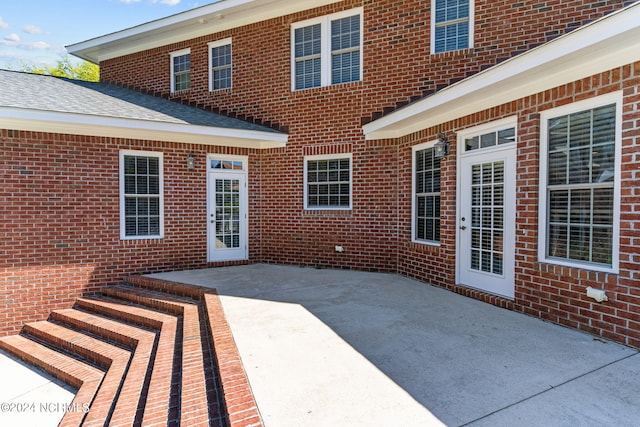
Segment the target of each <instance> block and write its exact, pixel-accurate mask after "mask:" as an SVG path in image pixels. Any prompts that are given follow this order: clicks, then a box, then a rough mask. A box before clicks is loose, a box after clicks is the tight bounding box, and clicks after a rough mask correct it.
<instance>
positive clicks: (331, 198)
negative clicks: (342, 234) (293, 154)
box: [304, 154, 351, 209]
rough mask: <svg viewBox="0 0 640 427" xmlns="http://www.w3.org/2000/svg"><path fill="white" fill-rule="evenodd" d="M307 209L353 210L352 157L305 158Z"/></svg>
mask: <svg viewBox="0 0 640 427" xmlns="http://www.w3.org/2000/svg"><path fill="white" fill-rule="evenodd" d="M304 193H305V194H304V208H305V209H351V154H341V155H332V156H307V157H305V158H304Z"/></svg>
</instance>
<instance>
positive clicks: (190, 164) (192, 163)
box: [187, 153, 196, 169]
mask: <svg viewBox="0 0 640 427" xmlns="http://www.w3.org/2000/svg"><path fill="white" fill-rule="evenodd" d="M195 168H196V158H195V157H193V153H191V154H189V156H188V157H187V169H195Z"/></svg>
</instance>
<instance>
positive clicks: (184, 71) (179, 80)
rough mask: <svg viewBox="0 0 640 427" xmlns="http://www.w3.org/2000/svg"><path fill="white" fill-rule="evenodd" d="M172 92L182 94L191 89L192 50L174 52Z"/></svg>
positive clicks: (172, 55) (172, 58)
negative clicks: (181, 92)
mask: <svg viewBox="0 0 640 427" xmlns="http://www.w3.org/2000/svg"><path fill="white" fill-rule="evenodd" d="M170 57H171V92H180V91H183V90H188V89H189V88H191V49H182V50H179V51H176V52H172V53H171V55H170Z"/></svg>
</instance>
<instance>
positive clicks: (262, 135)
mask: <svg viewBox="0 0 640 427" xmlns="http://www.w3.org/2000/svg"><path fill="white" fill-rule="evenodd" d="M0 128H1V129H16V130H24V131H35V132H51V133H65V134H73V135H88V136H101V137H112V138H129V139H142V140H149V141H165V142H184V143H189V144H202V145H217V146H225V147H242V148H255V149H266V148H281V147H285V146H286V144H287V141H288V135H286V134H283V133H279V132H262V131H255V130H242V129H230V128H221V127H210V126H198V125H191V124H182V123H167V122H158V121H153V120H135V119H122V118H113V117H102V116H94V115H88V114H77V113H60V112H50V111H42V110H29V109H23V108H15V107H0Z"/></svg>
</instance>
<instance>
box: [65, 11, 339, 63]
mask: <svg viewBox="0 0 640 427" xmlns="http://www.w3.org/2000/svg"><path fill="white" fill-rule="evenodd" d="M339 1H340V0H305V1H290V0H223V1H219V2H216V3H213V4H210V5H206V6H202V7H199V8H196V9H192V10H189V11H186V12H183V13H178V14H176V15H172V16H169V17H166V18H162V19H158V20H155V21H151V22H147V23H144V24H141V25H138V26H135V27H132V28H127V29H124V30H122V31H118V32H115V33H111V34H107V35H104V36H100V37H96V38H93V39H90V40H86V41H83V42H79V43H75V44H72V45H69V46H67V51H68V52H69V53H70V54H72V55H74V56H77V57H79V58H81V59H84V60H87V61H89V62H92V63H94V64H99V63H100V62H101V61H104V60H108V59H112V58H116V57H120V56H124V55H128V54H132V53H136V52H141V51H143V50H147V49H153V48H157V47H160V46H166V45H169V44H173V43H177V42H181V41H185V40H190V39H193V38H197V37H201V36H205V35H208V34H214V33H218V32H221V31H225V30H229V29H232V28H237V27H241V26H244V25H249V24H253V23H256V22H261V21H266V20H268V19H272V18H277V17H280V16H285V15H289V14H292V13H296V12H300V11H303V10H308V9H313V8H316V7H320V6H325V5H328V4H331V3H337V2H339Z"/></svg>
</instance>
